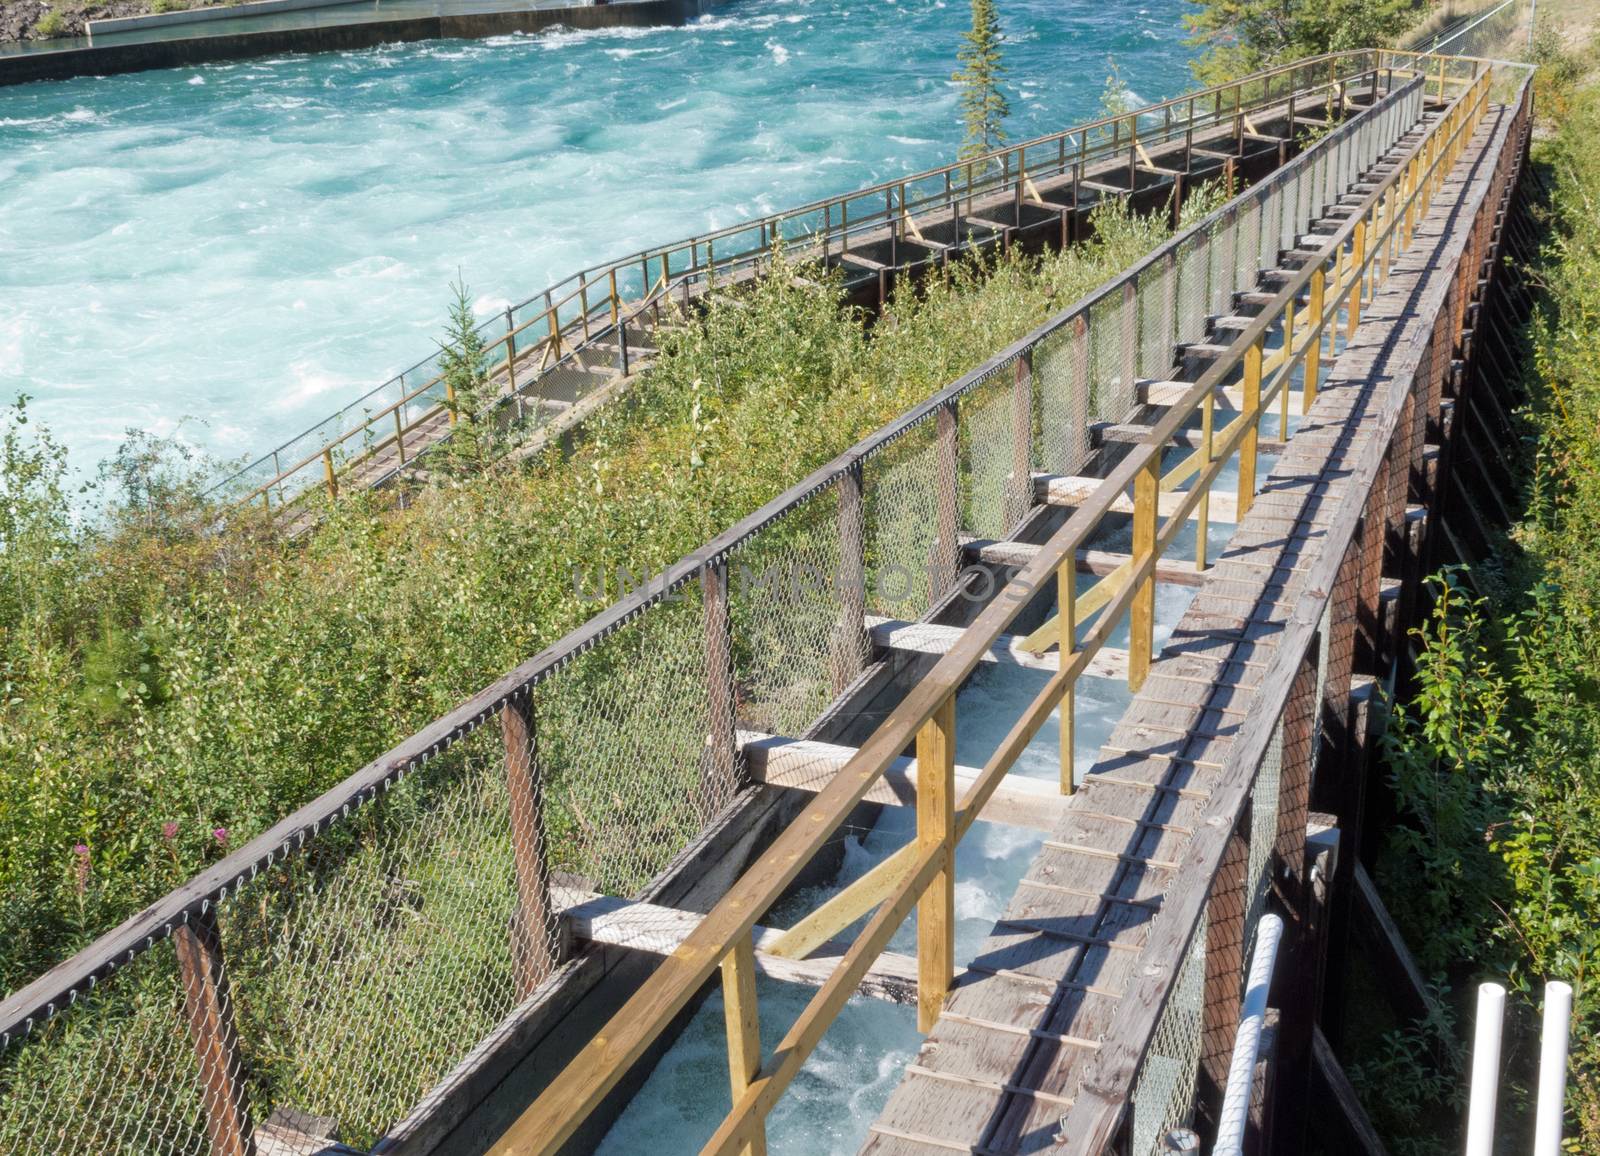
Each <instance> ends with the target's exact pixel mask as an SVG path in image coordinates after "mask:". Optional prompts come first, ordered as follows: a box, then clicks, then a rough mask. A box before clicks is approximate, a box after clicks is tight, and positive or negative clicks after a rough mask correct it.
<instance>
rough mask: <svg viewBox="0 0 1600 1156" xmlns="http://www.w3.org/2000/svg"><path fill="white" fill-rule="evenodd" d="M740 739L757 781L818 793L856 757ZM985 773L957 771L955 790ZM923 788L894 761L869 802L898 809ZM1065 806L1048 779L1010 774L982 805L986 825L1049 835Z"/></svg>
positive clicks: (755, 736)
mask: <svg viewBox="0 0 1600 1156" xmlns="http://www.w3.org/2000/svg"><path fill="white" fill-rule="evenodd" d="M739 741H740V744H741V747H742V749H743V751H744V753H745V758H746V760H747V761H748V766H749V771H750V777H751V779H752V780H753V781H754V782H757V783H767V784H769V785H771V786H775V787H789V788H791V789H794V790H800V791H820V790H822V789H823V788H824V787H826V786H827V784H828V783H830V782H832V781H833V779H834V778H835V777H836V776H837V775H838V774H839V773H840V771H841V770H842V769H843V768H844V767H846V766H848V765H849V763H850V760H851V759H852V758H853V757H854V756H855V754H856V749H855V748H854V747H843V746H836V745H834V744H833V743H823V742H817V741H815V740H813V739H790V738H782V737H778V736H775V735H767V734H761V733H760V732H757V731H740V732H739ZM981 773H982V772H981V771H979V770H977V769H976V768H973V767H963V766H956V767H955V768H954V774H955V783H956V788H957V790H958V791H959V792H961V793H963V794H964V793H965V792H966V791H968V790H970V789H971V788H972V785H973V784H974V783H976V782H977V781H978V777H979V775H980V774H981ZM920 785H921V776H920V774H919V768H918V762H917V760H916V759H910V758H900V759H896V760H895V761H894V762H893V763H892V764H890V766H889V767H888V769H887V770H885V771H884V773H883V776H882V778H881V779H880V780H879V781H878V782H877V783H875V784H873V786H872V788H871V789H870V790H868V792H867V794H866V795H865V797H864V801H865V802H869V803H886V804H888V805H890V806H897V807H914V806H916V802H917V796H918V793H919V789H920ZM1065 806H1066V804H1065V802H1064V800H1063V799H1062V798H1061V795H1060V794H1059V792H1058V791H1057V789H1056V785H1055V784H1054V783H1052V782H1049V781H1047V780H1044V779H1030V778H1025V777H1023V776H1022V775H1007V776H1006V779H1005V781H1004V782H1003V783H1001V784H1000V785H999V786H998V787H996V788H995V791H994V794H993V795H991V796H990V797H989V801H988V802H987V803H985V804H984V807H983V811H982V812H981V818H982V819H983V821H984V822H987V823H1007V824H1009V825H1011V826H1014V827H1023V828H1027V829H1030V830H1035V831H1049V830H1052V829H1053V828H1054V826H1055V823H1056V820H1057V819H1059V818H1060V816H1061V815H1062V813H1063V811H1064V808H1065Z"/></svg>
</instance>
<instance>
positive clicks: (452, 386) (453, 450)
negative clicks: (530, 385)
mask: <svg viewBox="0 0 1600 1156" xmlns="http://www.w3.org/2000/svg"><path fill="white" fill-rule="evenodd" d="M450 294H451V300H450V306H449V310H448V315H447V320H446V323H445V339H444V340H443V341H441V342H440V343H439V376H440V377H441V378H443V379H444V384H445V408H446V409H447V410H448V411H449V413H450V424H451V426H452V427H454V428H453V429H452V430H451V435H450V440H449V442H448V443H447V445H448V447H449V451H450V457H451V458H452V459H453V462H454V463H455V464H457V465H459V466H463V467H467V468H478V469H481V468H482V467H483V466H485V465H487V464H488V463H489V460H490V458H491V456H492V455H493V453H494V438H493V436H492V428H491V426H490V424H489V422H488V421H486V420H484V418H483V411H484V408H485V407H486V406H487V405H488V404H489V402H490V401H492V400H493V397H492V394H491V391H490V388H489V373H488V367H487V361H488V356H487V353H486V351H485V345H486V342H485V341H484V339H483V334H482V333H480V332H479V331H478V319H477V318H476V317H475V316H474V315H473V312H472V294H471V293H470V292H469V291H468V290H467V286H466V282H464V281H461V280H459V279H458V280H457V281H456V282H455V284H453V285H451V286H450Z"/></svg>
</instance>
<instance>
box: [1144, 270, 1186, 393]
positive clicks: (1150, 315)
mask: <svg viewBox="0 0 1600 1156" xmlns="http://www.w3.org/2000/svg"><path fill="white" fill-rule="evenodd" d="M1176 268H1177V265H1176V262H1175V261H1172V260H1168V259H1166V258H1163V259H1160V260H1157V261H1156V262H1155V263H1154V264H1152V265H1149V266H1146V268H1145V269H1144V271H1143V272H1141V273H1140V274H1139V282H1138V289H1137V293H1136V295H1135V297H1134V300H1135V302H1136V303H1137V307H1138V310H1139V376H1140V377H1143V378H1150V379H1159V378H1164V377H1166V375H1167V370H1169V369H1170V368H1172V363H1173V355H1174V350H1173V338H1172V324H1173V322H1172V311H1173V304H1174V294H1175V293H1176V291H1177V276H1176Z"/></svg>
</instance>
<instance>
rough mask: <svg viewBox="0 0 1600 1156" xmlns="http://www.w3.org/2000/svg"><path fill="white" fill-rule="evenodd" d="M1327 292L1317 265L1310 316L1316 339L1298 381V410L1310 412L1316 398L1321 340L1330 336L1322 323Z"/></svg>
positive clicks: (1320, 359) (1319, 377)
mask: <svg viewBox="0 0 1600 1156" xmlns="http://www.w3.org/2000/svg"><path fill="white" fill-rule="evenodd" d="M1326 292H1327V273H1326V271H1325V270H1324V269H1323V268H1322V266H1320V265H1319V266H1317V269H1316V271H1315V272H1313V273H1312V274H1311V318H1310V324H1311V325H1312V326H1313V327H1314V328H1315V330H1316V340H1315V341H1313V342H1312V343H1311V348H1310V349H1309V350H1308V351H1307V353H1306V362H1305V373H1304V375H1303V377H1302V379H1301V382H1300V412H1301V413H1302V414H1307V413H1310V412H1311V403H1312V402H1314V401H1316V400H1317V387H1318V385H1319V384H1320V383H1321V378H1322V342H1323V341H1324V339H1326V338H1328V337H1331V336H1332V333H1331V331H1330V330H1329V329H1328V328H1327V327H1326V326H1325V325H1323V323H1322V310H1323V307H1324V302H1325V297H1326Z"/></svg>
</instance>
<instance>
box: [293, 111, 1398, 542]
mask: <svg viewBox="0 0 1600 1156" xmlns="http://www.w3.org/2000/svg"><path fill="white" fill-rule="evenodd" d="M1378 94H1379V90H1378V89H1377V88H1376V87H1372V88H1367V87H1357V86H1348V87H1347V86H1345V85H1343V84H1340V85H1338V86H1337V94H1335V91H1334V90H1333V89H1331V88H1330V89H1329V90H1328V91H1327V92H1326V93H1322V92H1319V91H1313V92H1310V93H1296V94H1295V95H1293V96H1289V97H1286V98H1285V99H1284V100H1282V101H1279V102H1276V103H1271V104H1267V105H1266V106H1264V107H1260V108H1256V109H1254V110H1252V112H1251V113H1250V114H1249V115H1247V116H1243V117H1240V118H1239V120H1238V123H1237V124H1235V123H1232V122H1231V121H1230V122H1222V123H1216V124H1212V125H1209V126H1207V127H1206V128H1203V129H1201V130H1199V131H1197V132H1192V133H1190V134H1188V136H1187V137H1186V138H1179V139H1176V140H1167V141H1152V142H1151V143H1150V145H1149V147H1148V148H1145V147H1144V146H1143V145H1140V146H1138V154H1137V155H1138V161H1137V163H1130V162H1129V161H1126V160H1122V159H1106V160H1102V161H1099V162H1096V163H1093V164H1091V165H1089V166H1088V167H1087V168H1086V169H1085V170H1084V172H1083V173H1082V174H1081V175H1080V174H1073V173H1066V174H1060V175H1053V176H1045V175H1042V174H1041V175H1039V176H1038V177H1037V178H1034V177H1028V178H1026V179H1025V180H1022V181H1018V182H1017V184H1016V185H1015V187H1013V188H1010V189H1002V190H998V191H996V192H993V193H989V194H987V195H984V196H981V197H977V198H974V199H970V200H968V201H966V202H965V204H964V205H963V206H959V207H958V208H957V209H956V210H955V212H953V213H952V214H951V215H949V216H941V217H938V218H937V219H936V218H934V217H932V216H930V215H921V216H919V215H917V214H907V215H904V216H903V217H901V218H900V219H899V220H897V221H895V222H893V223H891V224H888V225H885V226H883V227H881V228H878V229H876V230H872V231H869V232H867V233H865V234H862V235H858V236H856V237H854V238H852V240H851V242H850V246H849V248H848V249H847V250H845V251H843V252H841V251H839V250H838V249H833V250H831V251H830V250H829V249H828V248H827V247H826V246H825V245H817V244H811V245H807V246H802V247H798V248H794V249H792V250H791V256H792V257H794V259H795V260H797V261H799V262H805V261H811V260H816V261H820V262H821V263H822V264H823V265H824V266H825V267H827V268H829V269H833V270H838V271H839V272H840V273H841V275H842V279H843V282H844V286H845V289H846V292H847V294H848V295H849V296H850V297H851V299H852V300H854V301H857V302H859V303H862V304H865V305H867V306H868V307H870V308H881V307H882V306H883V305H884V304H885V303H886V301H887V299H888V295H889V293H890V291H891V290H892V288H893V286H894V284H895V283H896V282H897V281H898V280H899V279H901V278H903V277H907V276H911V277H921V276H923V275H926V274H927V273H928V272H930V271H933V270H937V269H942V268H945V267H947V266H948V264H949V262H950V261H951V260H953V259H959V258H961V257H962V256H964V255H966V254H969V253H972V252H975V251H980V250H986V249H994V248H998V249H1000V250H1002V251H1004V250H1006V249H1009V248H1010V247H1011V246H1012V245H1016V244H1021V245H1024V246H1026V247H1029V248H1033V249H1037V248H1041V247H1051V248H1062V247H1065V246H1067V245H1068V244H1070V243H1072V241H1073V240H1074V239H1076V238H1077V237H1078V236H1080V235H1082V234H1083V232H1084V230H1085V228H1086V224H1085V222H1086V221H1087V220H1088V217H1089V214H1090V213H1091V212H1092V211H1093V210H1094V209H1095V208H1096V207H1097V206H1099V205H1100V204H1102V203H1104V202H1105V201H1107V200H1121V199H1127V198H1129V197H1133V198H1135V200H1136V201H1137V202H1138V203H1139V204H1141V205H1142V206H1143V207H1144V208H1145V209H1146V210H1147V211H1158V210H1159V207H1160V205H1161V204H1162V203H1163V202H1165V201H1167V200H1168V199H1169V198H1170V197H1171V196H1172V194H1173V193H1174V191H1175V190H1176V191H1177V194H1178V196H1179V197H1181V196H1182V195H1183V191H1184V190H1187V189H1190V188H1192V187H1194V185H1196V184H1198V183H1201V182H1204V181H1209V180H1216V179H1226V180H1228V181H1229V182H1230V184H1231V183H1232V181H1233V180H1234V179H1235V178H1236V176H1237V177H1242V176H1243V175H1244V173H1245V172H1246V171H1248V170H1250V169H1251V168H1257V169H1270V168H1271V167H1272V166H1273V165H1275V164H1281V163H1282V162H1283V161H1284V160H1285V159H1286V158H1287V157H1288V156H1289V155H1290V154H1291V152H1292V151H1293V140H1294V138H1295V136H1296V134H1297V133H1298V132H1299V131H1300V130H1301V129H1304V128H1308V127H1310V128H1315V127H1319V126H1326V125H1330V124H1335V123H1338V122H1339V121H1340V120H1342V119H1343V118H1345V117H1346V116H1348V115H1350V114H1351V113H1352V112H1356V111H1359V110H1360V109H1361V108H1363V107H1366V106H1367V105H1369V104H1370V103H1371V102H1372V100H1373V99H1374V97H1375V96H1377V95H1378ZM1308 113H1315V114H1316V115H1308ZM755 275H756V274H755V273H754V271H753V270H750V269H745V270H742V271H741V272H740V273H739V274H738V275H736V276H734V277H732V278H725V279H719V280H718V281H717V282H716V284H717V286H718V288H723V289H725V288H727V287H729V286H730V285H734V284H737V283H739V282H740V281H748V280H749V279H751V278H752V277H754V276H755ZM709 291H710V288H709V286H708V285H707V284H705V283H700V284H696V285H694V286H689V285H687V284H685V285H684V286H683V292H682V293H681V294H674V295H673V298H672V301H673V302H674V303H676V304H677V305H678V306H680V307H682V308H685V309H692V308H693V307H694V306H695V304H696V302H697V301H699V300H700V299H702V298H703V297H704V295H705V294H706V293H708V292H709ZM665 304H666V302H665V301H664V299H663V298H662V297H659V296H657V297H651V298H649V299H647V300H644V301H638V300H635V301H630V302H627V303H624V304H623V305H622V306H621V308H620V309H619V314H620V316H621V317H623V318H631V320H627V321H624V322H623V324H622V325H621V327H620V328H621V329H622V330H623V331H624V336H623V337H622V338H619V335H618V329H617V328H615V327H612V326H611V325H608V324H597V323H596V322H595V321H594V320H593V319H592V318H580V319H579V320H576V321H573V322H572V323H570V324H568V325H567V326H565V327H564V328H563V329H562V331H561V335H560V341H559V350H560V355H559V356H558V357H557V358H556V359H555V361H554V362H552V361H551V358H550V351H549V348H548V346H547V344H546V343H545V342H543V341H540V342H538V343H535V344H531V345H528V346H527V347H526V348H519V349H518V351H517V356H516V358H515V360H514V363H513V365H512V367H511V368H510V369H509V370H508V369H507V368H506V367H505V365H504V364H503V363H502V364H501V365H500V366H499V367H498V368H497V369H496V370H495V371H494V372H493V374H492V375H491V379H490V382H489V387H490V391H491V393H492V394H493V395H494V397H495V398H496V401H495V402H494V410H493V421H494V422H495V423H496V424H497V425H498V426H499V427H501V428H502V429H505V428H510V427H520V428H524V429H526V428H529V427H531V428H532V429H533V430H534V431H535V432H534V433H533V435H532V439H531V442H530V443H529V444H527V445H524V446H522V447H519V451H518V452H532V451H535V450H537V448H539V447H542V446H543V445H546V444H549V443H550V442H551V440H552V439H554V438H556V437H559V436H561V435H562V434H564V433H565V432H566V431H568V430H569V429H571V428H573V427H574V426H576V425H578V424H580V423H581V422H582V421H583V420H585V419H586V418H587V417H588V415H589V414H590V413H591V412H592V411H593V410H594V408H595V407H596V406H597V405H600V404H604V403H605V402H606V401H607V400H609V399H610V398H611V397H612V396H614V394H615V393H616V392H618V391H619V390H620V389H624V388H626V385H627V382H628V380H630V379H631V378H632V376H633V375H635V374H637V373H638V372H639V371H641V370H643V369H646V368H648V367H649V365H650V363H651V361H652V359H653V356H654V354H655V352H656V350H655V348H654V345H655V343H656V341H657V336H656V331H657V329H658V328H659V327H660V325H662V324H663V323H664V321H665V320H670V314H669V313H666V312H665V310H664V308H663V306H664V305H665ZM624 341H625V343H626V345H627V352H626V354H625V353H624V351H623V344H624ZM452 429H453V424H452V422H451V420H450V417H449V412H448V409H447V407H446V406H444V405H443V404H439V405H437V406H435V407H434V408H432V409H430V410H428V411H427V412H425V413H424V414H422V415H421V416H420V417H417V418H407V419H405V422H404V431H403V433H402V434H401V435H400V436H398V437H397V436H395V435H394V434H392V433H390V432H389V431H388V429H387V428H380V429H378V430H377V431H376V434H377V436H376V437H375V438H374V439H373V440H372V441H371V444H364V445H361V446H360V448H359V450H358V452H356V453H354V454H353V455H351V456H350V457H349V458H348V460H340V455H339V454H334V455H333V456H332V457H330V458H329V460H328V462H327V463H326V465H325V467H318V474H319V481H321V482H322V484H323V485H324V486H325V487H326V489H328V490H330V491H332V492H333V493H334V494H335V496H336V495H337V494H338V493H339V492H341V491H342V490H346V489H373V488H381V487H385V486H389V485H391V484H393V483H394V482H396V481H397V480H398V479H399V478H401V477H402V476H404V474H405V473H406V471H407V470H410V469H415V468H417V466H418V465H421V464H424V463H426V461H427V455H428V453H429V451H430V450H432V449H434V448H435V447H437V446H438V445H439V444H440V443H442V442H444V441H445V440H446V439H447V438H448V437H449V436H450V433H451V431H452ZM293 469H294V468H293V467H292V468H291V472H293ZM298 496H299V495H294V494H280V493H278V492H277V491H273V498H272V499H271V500H269V506H273V507H275V508H276V510H277V511H279V512H278V514H277V517H278V519H279V523H280V525H281V526H282V527H283V528H284V529H285V530H287V531H288V532H290V533H297V532H300V531H302V530H304V529H305V528H307V527H309V526H310V525H312V524H314V523H315V521H316V520H317V518H318V517H319V513H318V511H317V510H316V509H314V508H311V507H307V506H306V505H305V504H304V503H301V502H298V501H296V498H297V497H298Z"/></svg>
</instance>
